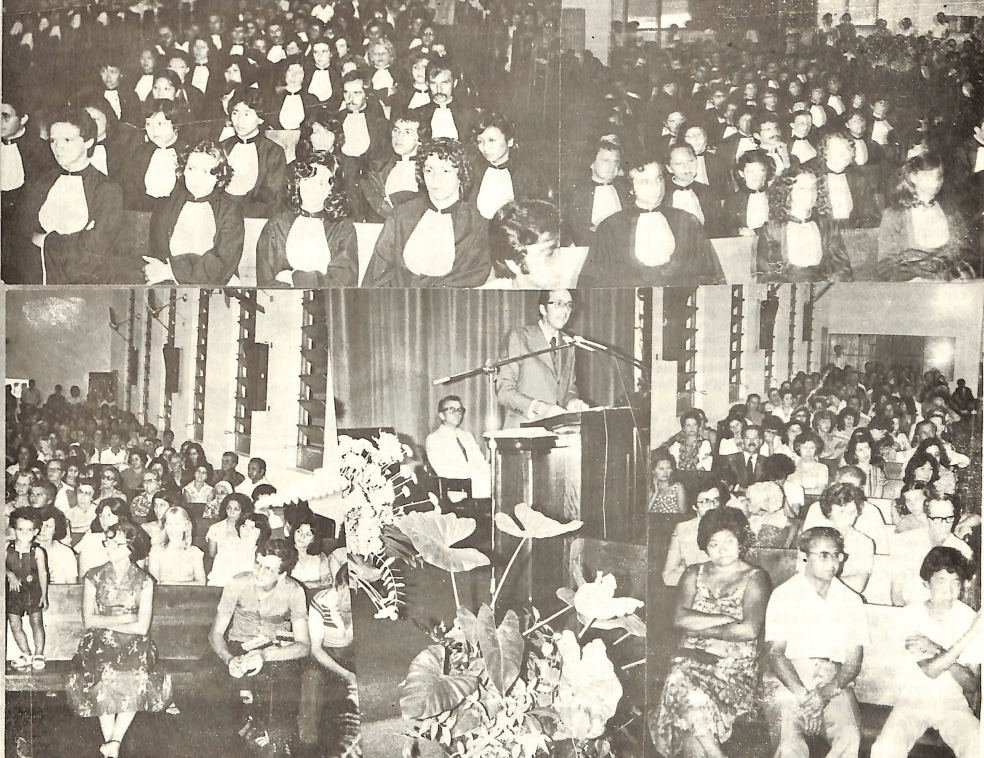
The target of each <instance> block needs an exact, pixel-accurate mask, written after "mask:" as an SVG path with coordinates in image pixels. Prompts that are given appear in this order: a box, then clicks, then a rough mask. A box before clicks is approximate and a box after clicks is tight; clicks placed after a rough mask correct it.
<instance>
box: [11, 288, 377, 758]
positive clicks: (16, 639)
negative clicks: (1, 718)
mask: <svg viewBox="0 0 984 758" xmlns="http://www.w3.org/2000/svg"><path fill="white" fill-rule="evenodd" d="M6 308H7V309H6V332H5V333H6V338H7V344H6V376H7V379H6V390H7V401H6V434H7V447H8V450H10V451H12V452H14V453H15V458H14V460H13V461H12V462H11V461H8V464H9V465H8V467H7V478H8V480H9V481H10V482H11V487H10V491H9V492H10V494H9V497H8V499H7V500H6V508H5V514H6V518H7V575H6V576H7V594H6V608H7V621H8V622H9V632H8V634H7V644H6V648H5V649H6V676H5V688H6V719H5V722H6V745H5V753H6V754H7V755H11V756H15V755H16V756H41V755H50V756H55V755H64V756H67V755H74V754H80V751H81V754H92V755H95V754H97V753H99V754H102V755H104V756H116V755H119V754H122V755H148V756H153V755H161V756H164V755H193V754H198V753H199V752H201V751H205V752H209V753H211V754H214V755H249V754H262V755H321V756H328V755H331V756H341V755H352V754H354V752H353V751H356V750H357V748H358V742H359V714H358V697H357V692H356V685H355V670H354V653H353V643H352V625H351V601H350V594H349V579H348V560H347V553H346V549H345V544H344V529H343V526H344V524H343V522H344V514H343V512H342V511H341V510H340V499H339V498H337V497H336V498H334V499H333V498H332V497H330V495H331V494H332V493H336V492H337V491H338V489H339V487H338V470H339V469H338V467H339V457H338V452H337V444H336V437H335V421H334V405H333V404H332V403H331V402H328V401H327V399H328V398H330V397H331V396H332V370H331V360H330V355H329V351H328V348H327V343H326V324H325V321H324V307H323V300H322V298H321V295H320V293H316V292H311V291H298V292H273V293H271V292H264V291H256V290H223V291H218V290H198V289H143V290H133V289H57V290H56V289H33V290H17V291H8V292H7V297H6Z"/></svg>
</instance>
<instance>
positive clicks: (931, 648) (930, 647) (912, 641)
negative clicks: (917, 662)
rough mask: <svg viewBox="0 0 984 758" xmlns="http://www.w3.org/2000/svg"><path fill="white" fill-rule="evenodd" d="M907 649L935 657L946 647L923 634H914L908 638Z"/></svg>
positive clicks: (906, 641) (915, 653) (914, 652)
mask: <svg viewBox="0 0 984 758" xmlns="http://www.w3.org/2000/svg"><path fill="white" fill-rule="evenodd" d="M905 649H906V650H908V651H909V652H910V653H913V654H914V655H924V656H927V657H933V656H936V655H939V654H940V653H942V652H943V651H944V650H945V649H946V648H944V647H941V646H940V645H937V644H936V643H935V642H933V641H932V640H931V639H929V637H926V636H925V635H923V634H913V635H912V636H911V637H907V638H906V640H905Z"/></svg>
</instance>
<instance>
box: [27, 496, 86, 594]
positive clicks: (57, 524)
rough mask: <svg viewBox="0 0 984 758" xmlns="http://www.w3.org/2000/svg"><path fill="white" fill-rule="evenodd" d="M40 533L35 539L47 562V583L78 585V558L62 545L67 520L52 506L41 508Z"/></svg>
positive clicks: (66, 532) (66, 546)
mask: <svg viewBox="0 0 984 758" xmlns="http://www.w3.org/2000/svg"><path fill="white" fill-rule="evenodd" d="M38 515H39V516H40V517H41V531H39V532H38V536H37V537H36V538H35V541H36V542H37V544H38V546H39V547H41V548H42V549H43V550H44V552H45V555H46V557H47V560H48V582H49V583H51V584H78V583H79V557H78V555H76V553H75V551H74V550H72V548H70V547H69V546H68V545H66V544H64V540H65V538H66V537H67V536H68V519H66V518H65V514H63V513H62V512H61V511H59V510H58V509H57V508H55V507H54V506H51V505H49V506H46V507H44V508H42V509H41V510H40V511H39V513H38Z"/></svg>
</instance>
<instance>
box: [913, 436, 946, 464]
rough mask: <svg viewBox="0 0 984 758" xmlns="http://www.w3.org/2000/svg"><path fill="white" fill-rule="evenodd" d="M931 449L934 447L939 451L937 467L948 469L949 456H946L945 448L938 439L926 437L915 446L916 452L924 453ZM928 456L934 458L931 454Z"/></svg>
mask: <svg viewBox="0 0 984 758" xmlns="http://www.w3.org/2000/svg"><path fill="white" fill-rule="evenodd" d="M931 447H936V448H938V449H939V451H940V458H939V465H940V466H941V467H942V468H950V456H949V455H947V452H946V446H945V445H944V444H943V440H941V439H940V438H939V437H927V438H926V439H924V440H923V441H922V442H920V443H919V444H918V445H917V446H916V452H917V453H925V452H927V451H928V450H929V448H931ZM929 455H930V456H931V457H935V456H934V455H933V454H932V453H929Z"/></svg>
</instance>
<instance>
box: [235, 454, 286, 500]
mask: <svg viewBox="0 0 984 758" xmlns="http://www.w3.org/2000/svg"><path fill="white" fill-rule="evenodd" d="M263 485H267V486H270V482H269V481H268V480H267V464H266V461H265V460H263V459H262V458H250V459H249V463H247V464H246V478H245V479H243V481H242V482H240V483H239V486H238V487H236V492H241V493H242V494H244V495H247V496H249V497H251V498H253V500H254V501H255V500H256V497H257V492H256V488H257V487H260V486H263ZM274 492H276V490H274Z"/></svg>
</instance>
